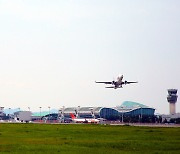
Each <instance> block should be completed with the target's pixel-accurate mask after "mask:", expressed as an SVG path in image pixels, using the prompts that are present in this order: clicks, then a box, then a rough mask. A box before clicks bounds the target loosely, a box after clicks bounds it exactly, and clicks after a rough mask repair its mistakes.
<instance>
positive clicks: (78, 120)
mask: <svg viewBox="0 0 180 154" xmlns="http://www.w3.org/2000/svg"><path fill="white" fill-rule="evenodd" d="M70 116H71V119H72V121H73V122H74V123H94V124H97V123H99V121H100V120H98V119H95V118H77V117H76V116H75V115H74V114H73V113H70Z"/></svg>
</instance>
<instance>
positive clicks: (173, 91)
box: [167, 89, 178, 114]
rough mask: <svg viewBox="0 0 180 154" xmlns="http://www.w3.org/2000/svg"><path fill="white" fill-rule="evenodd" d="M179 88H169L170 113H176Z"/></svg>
mask: <svg viewBox="0 0 180 154" xmlns="http://www.w3.org/2000/svg"><path fill="white" fill-rule="evenodd" d="M177 97H178V96H177V89H168V96H167V101H168V102H169V111H170V114H175V113H176V102H177Z"/></svg>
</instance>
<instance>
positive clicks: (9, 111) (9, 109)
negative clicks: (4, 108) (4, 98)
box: [9, 107, 11, 121]
mask: <svg viewBox="0 0 180 154" xmlns="http://www.w3.org/2000/svg"><path fill="white" fill-rule="evenodd" d="M10 110H11V108H10V107H9V121H10Z"/></svg>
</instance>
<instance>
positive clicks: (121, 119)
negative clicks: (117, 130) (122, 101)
mask: <svg viewBox="0 0 180 154" xmlns="http://www.w3.org/2000/svg"><path fill="white" fill-rule="evenodd" d="M121 109H122V119H121V122H122V123H123V107H121Z"/></svg>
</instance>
